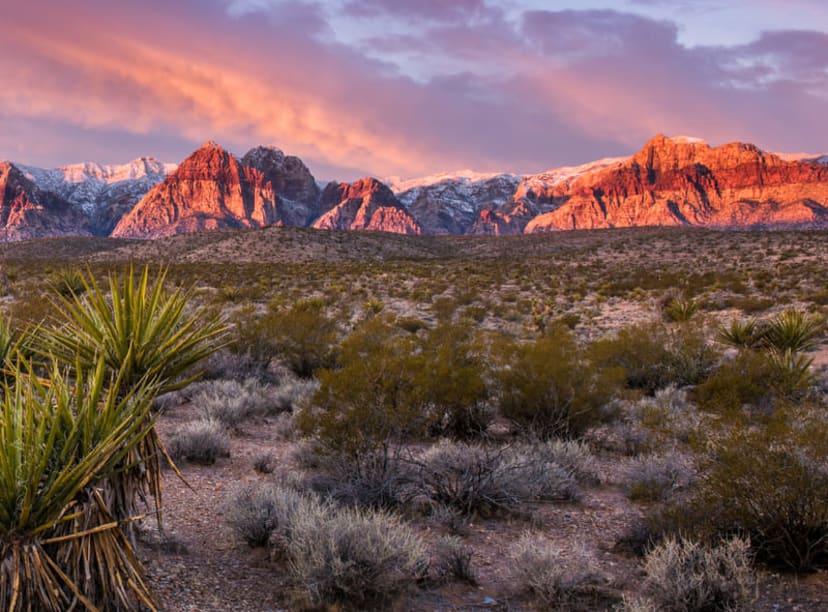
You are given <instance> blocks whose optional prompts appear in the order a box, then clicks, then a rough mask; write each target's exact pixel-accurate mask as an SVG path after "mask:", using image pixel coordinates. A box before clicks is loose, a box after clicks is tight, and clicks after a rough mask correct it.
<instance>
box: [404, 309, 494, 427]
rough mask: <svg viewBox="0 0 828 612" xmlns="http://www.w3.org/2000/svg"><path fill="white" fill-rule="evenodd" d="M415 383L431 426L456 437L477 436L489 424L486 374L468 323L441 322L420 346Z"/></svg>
mask: <svg viewBox="0 0 828 612" xmlns="http://www.w3.org/2000/svg"><path fill="white" fill-rule="evenodd" d="M422 355H423V359H422V361H421V363H420V366H421V367H420V368H419V372H418V375H417V384H418V386H419V387H420V389H421V390H422V392H423V394H424V399H425V401H426V402H427V403H428V406H429V411H430V413H431V421H432V427H433V430H434V431H437V432H447V433H449V434H450V435H453V436H455V437H457V438H471V437H474V436H478V435H480V434H481V433H482V432H484V431H485V430H486V428H487V427H488V424H489V410H488V406H487V404H486V400H487V399H488V395H489V394H488V389H487V387H486V382H485V380H484V374H485V371H486V367H485V364H484V362H483V358H482V356H481V354H480V351H479V350H477V349H476V347H475V346H474V343H473V337H472V330H471V327H470V326H469V325H468V324H462V323H443V324H441V325H439V326H437V327H436V328H435V329H433V330H432V331H431V332H429V334H428V336H427V337H426V340H425V342H424V345H423V350H422Z"/></svg>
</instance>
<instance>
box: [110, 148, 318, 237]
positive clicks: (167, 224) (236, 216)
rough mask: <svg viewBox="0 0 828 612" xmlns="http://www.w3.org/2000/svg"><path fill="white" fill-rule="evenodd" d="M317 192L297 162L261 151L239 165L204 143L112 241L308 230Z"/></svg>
mask: <svg viewBox="0 0 828 612" xmlns="http://www.w3.org/2000/svg"><path fill="white" fill-rule="evenodd" d="M318 201H319V188H318V187H317V186H316V182H315V181H314V179H313V176H312V175H311V174H310V171H309V170H308V169H307V167H306V166H305V165H304V164H303V163H302V162H301V160H299V159H298V158H296V157H286V156H285V155H284V154H283V153H282V152H281V151H278V150H276V149H271V148H266V147H259V148H256V149H253V150H251V151H250V152H248V153H247V155H245V157H244V158H243V159H242V160H241V161H240V160H238V159H237V158H236V157H235V156H233V155H232V154H230V153H229V152H227V151H226V150H224V149H222V148H221V147H220V146H218V145H217V144H215V143H213V142H208V143H205V144H204V145H203V146H202V147H201V148H199V149H198V150H197V151H196V152H195V153H193V154H192V155H191V156H190V157H188V158H187V159H186V160H185V161H184V162H183V163H182V164H181V165H180V166H179V167H178V169H177V170H176V171H175V172H174V173H173V174H171V175H170V176H168V177H167V178H166V179H165V180H164V181H163V182H162V183H160V184H158V185H156V186H155V187H154V188H153V189H152V190H150V191H149V193H147V194H146V196H144V198H143V199H142V200H141V201H140V202H139V203H138V204H137V205H136V206H135V208H133V209H132V211H130V212H129V213H127V214H126V215H125V216H124V217H123V218H122V219H121V220H120V221H119V222H118V224H117V226H116V227H115V229H114V231H113V232H112V235H113V236H116V237H124V238H157V237H161V236H170V235H175V234H181V233H189V232H195V231H201V230H210V229H220V228H234V227H264V226H267V225H276V224H284V225H306V224H307V223H308V222H309V221H310V219H311V218H312V217H314V216H316V215H317V214H318V208H317V206H318Z"/></svg>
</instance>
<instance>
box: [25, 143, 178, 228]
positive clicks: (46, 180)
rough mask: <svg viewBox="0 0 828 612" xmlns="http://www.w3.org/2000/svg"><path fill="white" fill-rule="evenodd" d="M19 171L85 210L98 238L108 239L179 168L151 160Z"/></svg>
mask: <svg viewBox="0 0 828 612" xmlns="http://www.w3.org/2000/svg"><path fill="white" fill-rule="evenodd" d="M17 167H18V168H19V169H20V170H21V171H22V172H23V173H24V174H25V175H26V177H27V178H29V179H31V180H32V181H33V182H34V183H35V184H36V185H37V186H38V187H40V189H41V191H49V192H51V193H53V194H55V195H57V196H59V197H60V198H62V199H63V200H66V201H67V202H69V203H70V204H72V205H74V206H75V207H76V208H78V209H80V210H82V211H83V212H84V214H86V216H87V217H88V218H89V222H90V228H91V230H92V232H93V233H94V234H95V235H98V236H108V235H109V234H110V232H112V230H113V228H114V227H115V225H116V224H117V223H118V221H119V220H120V219H121V217H123V216H124V215H125V214H126V213H128V212H129V211H130V210H132V208H133V206H135V204H137V203H138V202H139V201H140V200H141V198H142V197H144V195H145V194H146V193H147V192H148V191H149V190H150V189H152V188H153V187H154V186H155V185H157V184H158V183H160V182H161V181H163V180H164V178H165V177H166V176H167V175H168V174H170V173H171V172H173V171H174V170H175V164H164V163H161V162H159V161H158V160H156V159H153V158H151V157H142V158H139V159H135V160H133V161H131V162H128V163H126V164H117V165H103V164H97V163H92V162H87V163H83V164H72V165H68V166H61V167H59V168H52V169H49V170H46V169H43V168H35V167H32V166H22V165H18V166H17Z"/></svg>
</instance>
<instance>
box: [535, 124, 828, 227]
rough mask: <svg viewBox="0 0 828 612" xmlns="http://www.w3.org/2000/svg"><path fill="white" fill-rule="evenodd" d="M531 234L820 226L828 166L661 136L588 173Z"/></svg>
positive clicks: (745, 147) (746, 147)
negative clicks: (604, 229) (659, 227)
mask: <svg viewBox="0 0 828 612" xmlns="http://www.w3.org/2000/svg"><path fill="white" fill-rule="evenodd" d="M555 195H556V197H557V200H556V201H557V202H558V206H557V207H556V208H555V210H552V211H549V212H546V213H544V214H541V215H539V216H537V217H535V218H534V219H532V221H530V222H529V224H528V225H527V227H526V231H527V232H531V231H544V230H549V229H592V228H602V227H630V226H641V225H701V226H709V227H710V226H712V227H771V226H783V227H818V226H824V224H825V221H826V219H828V208H827V207H828V169H826V167H825V166H821V165H819V164H813V163H803V162H797V161H792V162H786V161H783V160H782V159H780V158H779V157H778V156H776V155H773V154H771V153H766V152H765V151H762V150H761V149H759V148H758V147H756V146H754V145H751V144H745V143H738V142H736V143H729V144H726V145H722V146H720V147H716V148H713V147H710V146H709V145H707V144H706V143H704V142H699V141H697V140H695V139H692V140H691V139H670V138H667V137H665V136H663V135H658V136H656V137H655V138H653V139H652V140H650V141H649V142H648V143H647V144H646V145H644V147H643V148H642V149H641V151H639V152H638V153H636V154H635V155H634V156H633V157H632V158H630V160H629V161H627V162H624V163H621V164H619V165H617V166H613V167H610V168H606V169H604V170H602V171H599V172H595V173H590V174H585V175H583V176H581V177H579V178H578V179H577V180H575V181H573V183H572V184H571V185H568V186H567V188H566V189H562V190H560V191H559V192H558V193H556V194H555Z"/></svg>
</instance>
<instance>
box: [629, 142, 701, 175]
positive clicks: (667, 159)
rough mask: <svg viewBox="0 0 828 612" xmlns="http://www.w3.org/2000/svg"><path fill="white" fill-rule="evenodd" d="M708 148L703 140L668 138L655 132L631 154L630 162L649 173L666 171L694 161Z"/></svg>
mask: <svg viewBox="0 0 828 612" xmlns="http://www.w3.org/2000/svg"><path fill="white" fill-rule="evenodd" d="M709 150H710V146H709V145H708V144H707V143H706V142H704V141H703V140H697V139H690V138H687V137H677V138H668V137H667V136H665V135H664V134H657V135H656V136H654V137H653V138H651V139H650V140H649V141H648V142H647V143H646V144H645V145H644V146H643V147H642V148H641V150H640V151H639V152H638V153H636V154H635V155H633V156H632V158H631V159H630V163H631V164H636V165H638V166H639V167H641V168H644V169H646V171H647V172H649V173H658V172H666V171H670V170H676V169H678V168H682V167H685V166H689V165H692V164H694V163H696V160H697V159H698V158H699V157H700V156H701V155H703V154H704V153H706V152H707V151H709Z"/></svg>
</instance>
